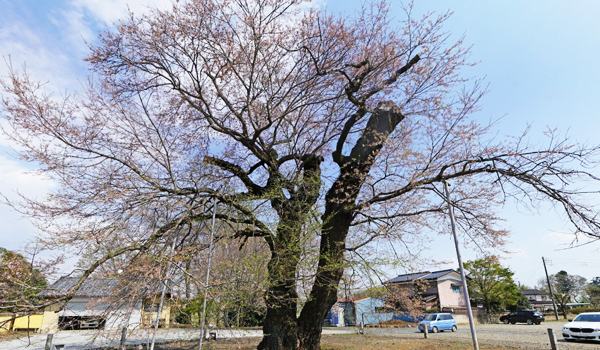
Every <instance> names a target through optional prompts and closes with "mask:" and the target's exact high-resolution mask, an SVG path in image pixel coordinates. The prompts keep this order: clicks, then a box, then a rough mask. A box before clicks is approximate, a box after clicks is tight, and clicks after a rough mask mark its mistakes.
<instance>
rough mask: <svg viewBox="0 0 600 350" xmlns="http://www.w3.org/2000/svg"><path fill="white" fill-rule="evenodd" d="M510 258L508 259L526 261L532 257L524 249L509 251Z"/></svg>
mask: <svg viewBox="0 0 600 350" xmlns="http://www.w3.org/2000/svg"><path fill="white" fill-rule="evenodd" d="M509 253H510V256H508V257H506V259H511V258H525V259H529V258H531V256H529V254H527V252H526V251H525V250H524V249H513V250H511V251H509Z"/></svg>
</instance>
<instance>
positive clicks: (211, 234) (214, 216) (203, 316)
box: [198, 197, 217, 350]
mask: <svg viewBox="0 0 600 350" xmlns="http://www.w3.org/2000/svg"><path fill="white" fill-rule="evenodd" d="M216 216H217V197H213V215H212V227H211V229H210V241H209V242H208V262H207V263H206V284H205V285H204V302H203V303H202V320H201V321H200V345H199V347H198V349H199V350H202V340H203V339H204V321H205V319H206V298H207V297H208V282H209V279H210V260H211V257H212V243H213V237H214V236H215V219H216Z"/></svg>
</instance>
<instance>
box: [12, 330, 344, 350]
mask: <svg viewBox="0 0 600 350" xmlns="http://www.w3.org/2000/svg"><path fill="white" fill-rule="evenodd" d="M216 333H217V338H245V337H262V331H260V330H217V331H216ZM344 333H354V329H353V328H330V329H325V330H323V334H344ZM199 336H200V331H199V330H198V329H174V328H170V329H159V330H158V332H157V334H156V342H157V343H164V342H167V341H174V340H192V339H198V337H199ZM46 337H47V335H46V334H32V335H31V336H29V337H27V336H25V337H22V338H19V339H16V340H11V341H4V342H0V349H1V350H17V349H26V350H44V347H45V345H46ZM151 337H152V334H151V333H149V332H147V331H144V330H138V331H134V332H132V333H130V334H128V336H127V341H126V344H127V345H135V344H146V343H147V342H148V341H149V339H151ZM120 338H121V334H120V332H112V333H111V332H101V333H98V332H95V331H60V332H58V333H56V334H54V338H53V344H54V345H57V344H62V345H65V347H64V349H94V348H98V347H109V346H118V345H119V339H120Z"/></svg>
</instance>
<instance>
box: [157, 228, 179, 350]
mask: <svg viewBox="0 0 600 350" xmlns="http://www.w3.org/2000/svg"><path fill="white" fill-rule="evenodd" d="M179 222H181V220H180V221H179ZM177 236H179V231H175V236H174V237H173V243H172V244H171V250H170V252H169V255H171V254H173V251H174V250H175V244H176V243H177ZM170 269H171V262H169V264H168V265H167V271H166V274H167V275H168V274H169V270H170ZM167 282H168V281H165V283H163V286H162V291H161V293H160V301H159V302H158V310H156V311H157V312H156V318H155V319H154V332H153V333H152V343H151V344H150V350H154V342H155V340H156V332H157V331H158V324H159V323H160V315H161V314H162V308H163V304H164V301H165V294H166V292H167ZM153 304H154V303H153ZM165 326H166V325H165Z"/></svg>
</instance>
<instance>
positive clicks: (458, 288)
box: [452, 284, 460, 293]
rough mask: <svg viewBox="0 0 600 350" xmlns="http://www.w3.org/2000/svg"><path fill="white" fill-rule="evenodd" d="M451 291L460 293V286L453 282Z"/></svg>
mask: <svg viewBox="0 0 600 350" xmlns="http://www.w3.org/2000/svg"><path fill="white" fill-rule="evenodd" d="M452 292H454V293H460V286H459V285H457V284H453V285H452Z"/></svg>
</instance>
